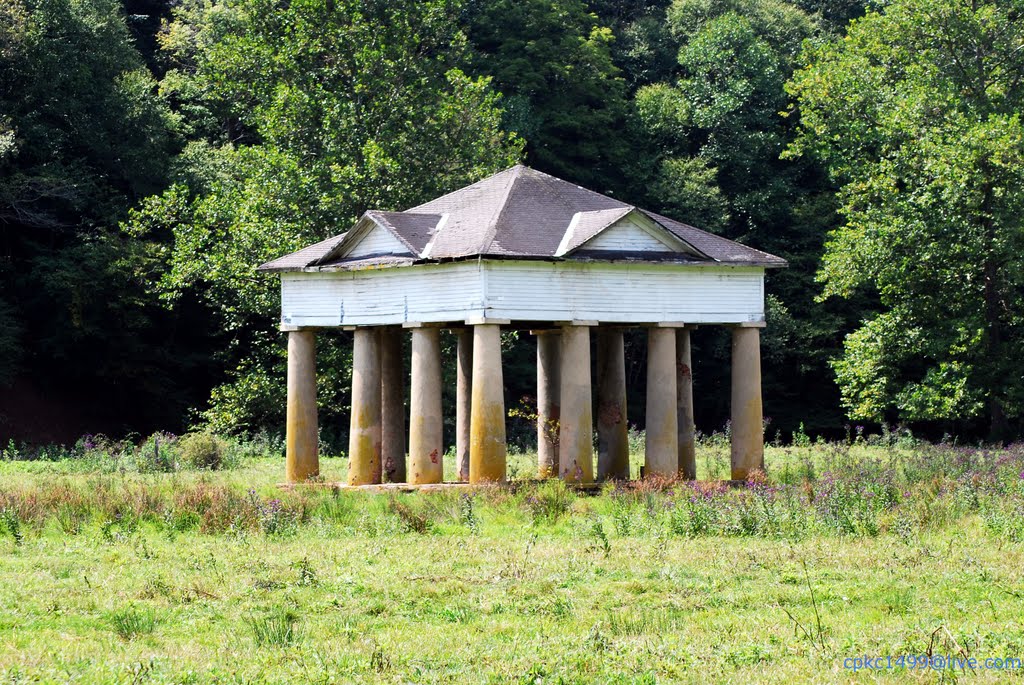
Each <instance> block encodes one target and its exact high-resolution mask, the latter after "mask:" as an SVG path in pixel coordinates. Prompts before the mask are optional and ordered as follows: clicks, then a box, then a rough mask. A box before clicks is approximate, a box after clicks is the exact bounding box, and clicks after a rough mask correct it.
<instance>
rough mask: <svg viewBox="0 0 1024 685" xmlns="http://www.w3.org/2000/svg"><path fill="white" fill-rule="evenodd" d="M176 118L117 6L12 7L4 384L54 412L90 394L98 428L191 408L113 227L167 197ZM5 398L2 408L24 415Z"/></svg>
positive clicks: (0, 284)
mask: <svg viewBox="0 0 1024 685" xmlns="http://www.w3.org/2000/svg"><path fill="white" fill-rule="evenodd" d="M168 116H169V112H168V110H167V109H166V107H165V106H164V105H163V103H162V102H161V101H160V99H159V98H158V97H157V94H156V82H155V81H154V80H153V79H152V78H151V77H150V75H149V73H148V71H147V70H146V69H145V67H144V64H143V61H142V59H141V58H140V56H139V54H138V52H137V51H136V50H135V48H134V46H133V45H132V40H131V37H130V34H129V32H128V30H127V27H126V25H125V20H124V16H123V13H122V10H121V5H120V3H119V2H116V1H115V0H73V1H72V0H9V1H8V2H5V3H2V6H0V226H2V233H0V235H2V239H0V300H2V301H0V328H2V329H3V333H2V334H0V357H2V358H3V361H2V362H0V367H2V368H0V381H3V382H4V383H5V385H6V384H7V383H11V382H13V381H14V380H16V379H18V378H21V379H23V385H22V386H19V387H25V386H28V389H29V390H31V391H34V392H37V393H40V394H43V389H45V397H44V402H45V403H46V404H47V406H48V407H50V408H54V409H55V410H57V411H58V412H59V405H61V404H65V403H69V404H70V403H75V402H77V401H82V399H83V398H88V403H89V405H90V406H91V407H97V408H100V407H102V408H103V409H104V411H102V412H100V411H98V410H94V411H93V412H91V413H92V414H93V418H94V419H95V423H94V427H95V429H105V430H124V429H125V427H126V424H130V423H135V425H137V426H147V425H152V423H154V422H157V421H161V420H166V419H167V418H168V416H169V415H173V414H177V413H180V412H181V411H182V410H183V406H182V405H183V404H184V402H185V401H186V400H185V398H182V397H181V396H180V395H179V394H178V393H177V392H175V391H174V389H170V388H168V387H167V386H166V385H165V383H164V382H165V381H166V380H167V379H168V378H170V377H173V376H176V375H179V374H180V373H181V372H182V369H183V366H182V365H180V364H179V363H178V361H177V360H180V359H182V358H183V356H182V355H178V354H176V353H175V350H174V336H173V334H172V329H173V326H172V323H171V322H169V321H168V320H167V318H166V317H164V316H162V315H161V312H160V311H159V309H158V308H157V307H156V306H155V304H156V303H155V301H154V300H153V299H152V298H147V297H145V296H144V295H142V294H140V293H143V292H144V288H143V284H142V283H140V282H139V281H138V280H136V276H137V274H136V273H133V272H131V271H129V270H125V269H124V268H122V267H123V264H122V263H121V259H122V257H123V255H124V254H126V253H127V252H130V251H131V250H133V249H134V247H133V246H132V245H130V244H128V243H127V242H126V241H125V240H124V238H123V236H121V235H120V234H119V232H118V230H117V224H118V222H119V221H121V220H122V219H124V218H126V216H127V212H128V208H129V206H130V205H131V204H132V203H133V202H135V201H137V200H139V199H141V198H142V197H143V196H145V195H147V194H149V193H152V192H157V191H159V190H161V189H162V188H163V178H164V175H165V173H166V169H167V162H168V159H169V154H170V152H171V150H172V147H173V141H172V140H171V137H170V136H169V135H168V130H167V127H168ZM129 389H130V390H129ZM7 397H10V398H12V400H11V404H8V403H6V402H5V403H3V405H4V406H0V412H4V411H6V410H10V409H11V408H12V406H13V407H14V409H17V407H16V406H14V405H16V404H17V398H16V396H15V395H14V394H13V393H9V394H7ZM157 398H159V400H160V401H159V402H158V401H155V400H156V399H157ZM151 400H154V401H151ZM0 423H2V422H0ZM5 428H6V426H5ZM11 428H12V429H15V430H16V429H18V426H17V425H14V426H11ZM84 428H85V427H84V426H76V427H71V426H69V427H66V428H65V430H68V429H69V430H72V431H73V430H76V429H84ZM52 435H59V436H60V437H65V436H66V434H64V435H60V433H59V432H58V433H54V434H52Z"/></svg>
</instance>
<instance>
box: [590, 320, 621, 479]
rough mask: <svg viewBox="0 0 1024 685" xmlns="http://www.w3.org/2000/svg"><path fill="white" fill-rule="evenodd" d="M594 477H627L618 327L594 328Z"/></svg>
mask: <svg viewBox="0 0 1024 685" xmlns="http://www.w3.org/2000/svg"><path fill="white" fill-rule="evenodd" d="M597 477H598V479H599V480H607V479H610V478H614V479H621V480H626V479H628V478H629V435H628V434H627V424H626V354H625V345H624V342H623V334H622V329H621V328H604V327H602V328H598V329H597Z"/></svg>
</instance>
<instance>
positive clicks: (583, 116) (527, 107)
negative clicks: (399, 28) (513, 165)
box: [465, 0, 630, 192]
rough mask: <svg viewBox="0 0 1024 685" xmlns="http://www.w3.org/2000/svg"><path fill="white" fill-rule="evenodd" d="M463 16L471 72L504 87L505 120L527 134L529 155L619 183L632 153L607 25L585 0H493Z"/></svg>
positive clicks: (595, 182)
mask: <svg viewBox="0 0 1024 685" xmlns="http://www.w3.org/2000/svg"><path fill="white" fill-rule="evenodd" d="M465 22H466V25H467V33H468V36H469V39H470V42H471V43H472V46H473V55H474V57H473V60H472V64H473V69H474V72H475V73H477V74H481V75H489V76H492V77H493V78H494V82H495V84H496V86H497V87H498V88H499V89H500V90H501V91H502V92H503V93H504V94H505V96H506V113H505V125H506V127H507V128H509V129H510V130H513V131H515V132H516V133H518V134H519V135H520V136H522V137H523V138H524V139H525V140H526V153H527V161H528V163H529V164H530V165H532V166H535V167H536V168H538V169H540V170H542V171H545V172H547V173H550V174H553V175H555V176H558V177H560V178H566V179H569V180H572V181H575V182H577V183H580V184H582V185H585V186H587V187H589V188H593V189H594V190H598V191H601V192H609V191H612V192H616V191H621V190H622V188H623V187H624V185H625V184H626V180H625V179H624V178H623V176H624V174H623V170H622V167H623V166H624V165H625V164H626V161H627V160H628V159H629V156H630V153H629V145H628V141H627V140H626V139H625V138H624V136H623V128H624V125H625V115H626V98H625V93H626V91H625V82H624V81H623V79H622V76H621V75H620V73H619V70H618V68H617V67H616V66H615V64H614V63H613V62H612V53H611V45H612V43H613V41H614V36H613V35H612V32H611V30H610V29H609V28H607V27H606V26H603V25H602V24H601V23H600V21H599V20H598V17H597V16H596V15H595V14H592V13H590V12H589V11H588V9H587V6H586V4H585V3H584V2H583V0H556V1H555V2H551V1H549V0H496V1H493V2H486V3H480V4H479V5H476V6H475V7H474V8H473V9H472V11H470V12H468V13H467V15H466V17H465Z"/></svg>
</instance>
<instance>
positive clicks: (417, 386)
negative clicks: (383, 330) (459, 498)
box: [409, 327, 444, 484]
mask: <svg viewBox="0 0 1024 685" xmlns="http://www.w3.org/2000/svg"><path fill="white" fill-rule="evenodd" d="M441 430H442V424H441V332H440V331H439V330H438V329H436V328H427V327H423V328H414V329H413V331H412V391H411V393H410V394H409V474H410V478H409V482H410V483H414V484H421V483H440V482H441V481H442V480H444V461H443V458H444V449H443V445H442V437H441Z"/></svg>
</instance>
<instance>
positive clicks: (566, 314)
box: [281, 260, 764, 326]
mask: <svg viewBox="0 0 1024 685" xmlns="http://www.w3.org/2000/svg"><path fill="white" fill-rule="evenodd" d="M480 316H487V317H492V318H495V319H511V320H518V321H571V320H588V321H607V322H617V323H657V322H659V321H662V322H673V323H679V322H685V323H694V324H700V323H742V322H749V321H763V320H764V271H763V269H761V268H758V267H728V266H715V265H708V266H705V265H663V264H642V265H641V264H622V263H617V264H612V263H593V262H587V263H579V262H543V261H504V260H497V261H483V262H455V263H446V264H424V265H416V266H408V267H400V268H385V269H366V270H362V271H339V272H330V273H318V272H316V273H312V272H311V273H306V272H297V273H286V274H282V278H281V319H282V322H283V323H285V324H289V325H294V326H339V325H347V326H356V325H380V324H398V323H407V322H408V323H413V322H424V323H428V322H441V321H461V320H465V319H469V318H474V317H480Z"/></svg>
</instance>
